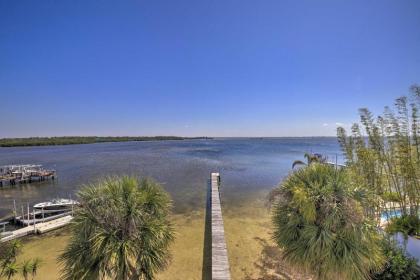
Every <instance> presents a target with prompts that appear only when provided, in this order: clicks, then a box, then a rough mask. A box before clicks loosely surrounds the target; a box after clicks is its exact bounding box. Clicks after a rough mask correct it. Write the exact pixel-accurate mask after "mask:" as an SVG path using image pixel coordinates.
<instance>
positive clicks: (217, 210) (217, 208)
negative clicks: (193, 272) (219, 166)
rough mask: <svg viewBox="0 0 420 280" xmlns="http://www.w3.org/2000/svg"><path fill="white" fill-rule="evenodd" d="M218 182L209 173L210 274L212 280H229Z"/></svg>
mask: <svg viewBox="0 0 420 280" xmlns="http://www.w3.org/2000/svg"><path fill="white" fill-rule="evenodd" d="M219 182H220V175H219V173H211V240H212V246H211V267H212V269H211V273H212V279H213V280H230V271H229V260H228V253H227V247H226V241H225V230H224V227H223V217H222V207H221V204H220V193H219Z"/></svg>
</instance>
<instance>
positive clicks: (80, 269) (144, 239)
mask: <svg viewBox="0 0 420 280" xmlns="http://www.w3.org/2000/svg"><path fill="white" fill-rule="evenodd" d="M78 196H79V201H80V204H81V207H80V208H79V209H77V210H76V212H75V217H74V220H73V223H72V237H71V239H70V242H69V245H68V246H67V248H66V249H65V251H64V253H63V254H62V255H61V257H60V261H61V262H62V264H63V265H64V270H63V279H147V280H148V279H154V275H155V274H156V272H158V271H160V270H162V269H164V268H165V267H166V265H167V264H168V261H169V257H170V255H169V248H168V246H169V245H170V243H171V242H172V241H173V239H174V231H173V227H172V224H171V222H170V221H169V214H170V209H171V200H170V198H169V196H168V194H167V193H166V192H165V191H163V189H162V188H161V187H160V185H158V184H157V183H156V182H154V181H151V180H141V181H139V180H137V179H136V178H132V177H122V178H114V179H107V180H105V181H103V182H100V183H98V184H96V185H90V186H86V187H84V188H83V189H82V190H81V191H80V192H79V193H78Z"/></svg>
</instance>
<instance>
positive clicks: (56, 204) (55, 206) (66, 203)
mask: <svg viewBox="0 0 420 280" xmlns="http://www.w3.org/2000/svg"><path fill="white" fill-rule="evenodd" d="M78 204H79V202H77V201H76V200H72V199H65V198H59V199H53V200H50V201H46V202H41V203H38V204H35V205H34V209H38V210H41V209H43V210H67V209H69V210H71V207H72V206H73V205H78Z"/></svg>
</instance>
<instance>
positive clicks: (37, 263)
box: [29, 258, 42, 280]
mask: <svg viewBox="0 0 420 280" xmlns="http://www.w3.org/2000/svg"><path fill="white" fill-rule="evenodd" d="M41 264H42V260H41V259H40V258H35V259H34V260H32V262H31V266H30V270H29V271H30V273H31V276H32V280H33V279H34V278H35V276H36V274H37V272H38V269H39V267H40V265H41Z"/></svg>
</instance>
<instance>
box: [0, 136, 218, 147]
mask: <svg viewBox="0 0 420 280" xmlns="http://www.w3.org/2000/svg"><path fill="white" fill-rule="evenodd" d="M195 139H212V138H211V137H179V136H137V137H136V136H118V137H112V136H109V137H99V136H62V137H29V138H3V139H0V147H30V146H57V145H77V144H94V143H109V142H130V141H168V140H195Z"/></svg>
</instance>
